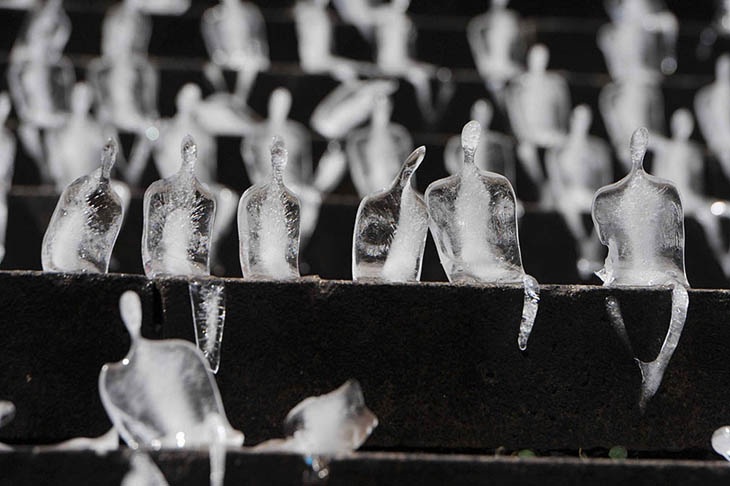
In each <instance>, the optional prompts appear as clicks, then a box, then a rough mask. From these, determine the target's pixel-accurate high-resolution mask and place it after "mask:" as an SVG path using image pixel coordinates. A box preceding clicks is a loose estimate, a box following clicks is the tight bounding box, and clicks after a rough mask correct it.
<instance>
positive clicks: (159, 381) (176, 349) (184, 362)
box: [99, 292, 243, 449]
mask: <svg viewBox="0 0 730 486" xmlns="http://www.w3.org/2000/svg"><path fill="white" fill-rule="evenodd" d="M119 310H120V312H121V315H122V319H123V320H124V323H125V325H126V326H127V329H128V330H129V332H130V335H131V337H132V345H131V347H130V349H129V352H128V353H127V355H126V356H125V358H124V359H123V360H122V361H120V362H118V363H107V364H105V365H104V366H103V367H102V369H101V373H100V374H99V394H100V396H101V401H102V404H103V405H104V408H105V410H106V412H107V414H108V415H109V418H110V419H111V421H112V423H113V424H114V427H115V428H116V430H117V432H119V436H120V437H121V438H122V439H123V440H124V441H125V442H126V443H127V445H128V446H129V447H131V448H133V449H138V448H150V449H173V448H183V447H185V448H188V447H193V448H195V447H201V446H206V445H211V442H212V439H211V428H212V423H213V421H212V419H211V418H212V417H217V418H218V420H216V421H215V422H214V424H215V425H216V427H217V426H218V424H220V423H221V422H222V423H223V424H224V426H225V429H226V441H227V442H228V443H229V444H231V445H240V444H241V443H242V442H243V434H241V433H240V432H238V431H236V430H233V428H231V426H230V424H228V421H227V420H226V415H225V410H224V409H223V403H222V402H221V398H220V393H219V392H218V387H217V385H216V383H215V379H214V378H213V375H212V374H211V373H210V371H209V370H208V368H207V366H206V364H205V358H204V357H203V355H202V354H201V353H200V351H199V350H198V348H196V347H195V346H194V345H193V344H191V343H189V342H187V341H182V340H176V339H166V340H156V341H152V340H148V339H145V338H143V337H142V336H141V334H140V325H141V321H142V310H141V303H140V300H139V297H138V296H137V295H136V294H135V293H134V292H126V293H125V294H123V295H122V298H121V299H120V306H119Z"/></svg>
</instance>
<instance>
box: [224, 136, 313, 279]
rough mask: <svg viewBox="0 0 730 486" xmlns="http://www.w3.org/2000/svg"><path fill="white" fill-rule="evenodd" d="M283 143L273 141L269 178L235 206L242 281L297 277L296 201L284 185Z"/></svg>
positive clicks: (297, 212)
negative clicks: (247, 279)
mask: <svg viewBox="0 0 730 486" xmlns="http://www.w3.org/2000/svg"><path fill="white" fill-rule="evenodd" d="M287 157H288V154H287V151H286V148H285V147H284V141H283V140H282V139H280V138H278V137H274V141H273V144H272V146H271V174H270V176H269V180H268V182H266V183H265V184H256V185H255V186H252V187H249V188H248V189H247V190H246V192H244V193H243V196H241V201H240V202H239V204H238V237H239V245H240V247H239V252H240V257H241V270H242V272H243V276H244V277H246V278H262V279H291V278H297V277H299V215H300V205H299V198H297V196H295V195H294V193H292V192H291V191H290V190H289V189H288V188H287V187H286V186H285V185H284V170H285V168H286V164H287Z"/></svg>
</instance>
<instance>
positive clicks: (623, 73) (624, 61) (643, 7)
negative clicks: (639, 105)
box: [598, 0, 679, 80]
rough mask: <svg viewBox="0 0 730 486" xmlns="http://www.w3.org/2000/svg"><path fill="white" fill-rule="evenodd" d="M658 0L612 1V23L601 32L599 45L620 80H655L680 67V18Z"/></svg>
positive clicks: (615, 76) (607, 63)
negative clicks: (678, 44) (675, 53)
mask: <svg viewBox="0 0 730 486" xmlns="http://www.w3.org/2000/svg"><path fill="white" fill-rule="evenodd" d="M662 3H663V2H661V1H658V0H608V1H607V2H606V9H607V10H608V13H609V15H610V16H611V23H610V24H607V25H604V26H603V27H601V29H600V30H599V31H598V46H599V47H600V49H601V51H602V52H603V56H604V58H605V59H606V65H607V66H608V71H609V73H611V77H613V78H614V79H616V80H623V79H627V78H632V79H643V80H652V79H656V78H657V77H658V76H659V74H660V72H661V73H664V74H672V73H673V72H674V71H675V70H676V69H677V59H676V57H675V55H674V46H675V44H676V41H677V32H678V30H679V24H678V23H677V18H676V17H675V16H674V15H673V14H672V13H671V12H669V11H668V10H666V7H665V6H664V5H662Z"/></svg>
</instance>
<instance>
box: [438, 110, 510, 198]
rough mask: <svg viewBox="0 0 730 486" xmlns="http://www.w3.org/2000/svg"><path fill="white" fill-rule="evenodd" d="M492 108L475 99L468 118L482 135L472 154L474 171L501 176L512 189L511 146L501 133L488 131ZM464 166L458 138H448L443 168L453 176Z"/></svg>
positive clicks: (508, 138)
mask: <svg viewBox="0 0 730 486" xmlns="http://www.w3.org/2000/svg"><path fill="white" fill-rule="evenodd" d="M492 114H493V110H492V106H491V105H490V104H489V102H488V101H487V100H484V99H481V100H477V101H476V102H475V103H474V105H472V107H471V119H472V120H476V121H478V122H479V125H481V127H482V133H481V136H480V137H479V146H478V147H477V151H476V154H474V163H475V164H476V166H477V168H479V169H481V170H486V171H490V172H496V173H498V174H502V175H503V176H505V177H506V178H507V180H509V182H510V184H512V186H513V187H514V186H515V182H516V177H515V160H514V155H513V154H514V143H513V142H512V139H511V138H510V137H508V136H506V135H503V134H501V133H496V132H491V131H489V130H488V128H489V124H490V123H491V121H492ZM463 163H464V152H463V151H462V149H461V138H460V137H459V136H454V137H451V138H449V140H448V142H446V147H444V165H445V166H446V170H447V171H448V173H449V174H451V175H454V174H456V173H458V172H460V171H461V166H462V164H463Z"/></svg>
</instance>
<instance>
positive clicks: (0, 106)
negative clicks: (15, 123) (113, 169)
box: [0, 92, 99, 262]
mask: <svg viewBox="0 0 730 486" xmlns="http://www.w3.org/2000/svg"><path fill="white" fill-rule="evenodd" d="M9 113H10V96H8V93H7V92H2V93H0V262H1V261H2V260H3V258H4V257H5V233H6V230H7V227H8V193H9V192H10V187H11V186H12V183H13V171H14V169H15V153H16V142H15V137H14V136H13V133H12V132H11V131H10V130H8V129H7V128H5V122H6V121H7V119H8V114H9ZM98 156H99V154H98V152H97V160H98Z"/></svg>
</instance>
